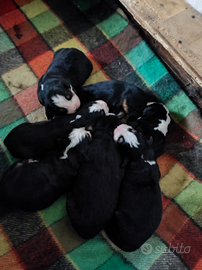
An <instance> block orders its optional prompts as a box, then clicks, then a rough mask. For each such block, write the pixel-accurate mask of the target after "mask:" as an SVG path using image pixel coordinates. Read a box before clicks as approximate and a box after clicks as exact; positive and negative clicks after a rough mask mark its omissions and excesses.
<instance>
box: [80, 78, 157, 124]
mask: <svg viewBox="0 0 202 270" xmlns="http://www.w3.org/2000/svg"><path fill="white" fill-rule="evenodd" d="M78 95H79V97H80V100H81V102H84V103H85V102H88V101H91V100H96V99H102V100H104V101H105V102H107V104H108V106H109V110H110V112H112V113H115V114H119V113H120V112H125V114H126V115H127V116H129V117H130V118H131V120H132V119H136V118H137V117H138V116H140V115H141V113H142V109H143V108H144V107H145V106H146V103H147V102H152V101H157V100H158V99H157V97H156V96H155V95H154V94H152V93H151V92H149V91H148V92H145V91H143V90H141V89H140V88H138V87H137V86H135V85H133V84H130V83H127V82H124V81H113V80H111V81H103V82H98V83H95V84H90V85H87V86H84V87H82V88H80V90H78Z"/></svg>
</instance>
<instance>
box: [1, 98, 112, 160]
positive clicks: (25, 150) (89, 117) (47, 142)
mask: <svg viewBox="0 0 202 270" xmlns="http://www.w3.org/2000/svg"><path fill="white" fill-rule="evenodd" d="M108 111H109V108H108V106H107V104H106V103H105V102H104V101H102V100H97V101H93V102H89V103H88V104H86V105H84V106H82V107H81V108H80V109H79V111H78V113H75V114H68V115H64V116H58V117H56V118H54V119H51V120H49V121H42V122H36V123H23V124H20V125H19V126H17V127H15V128H14V129H13V130H11V132H10V133H9V134H8V135H7V137H6V138H5V140H4V144H5V146H6V147H7V148H8V150H9V152H10V153H11V155H13V156H14V157H17V158H21V159H29V158H39V157H42V156H43V155H44V154H46V153H47V152H49V151H51V150H54V149H56V148H57V145H58V139H59V138H60V137H61V136H62V134H64V133H66V131H68V132H70V131H71V130H72V129H73V128H78V127H81V126H85V125H87V124H88V123H89V124H90V123H91V122H96V121H97V120H99V118H100V112H103V113H104V114H105V113H108ZM96 118H97V120H96Z"/></svg>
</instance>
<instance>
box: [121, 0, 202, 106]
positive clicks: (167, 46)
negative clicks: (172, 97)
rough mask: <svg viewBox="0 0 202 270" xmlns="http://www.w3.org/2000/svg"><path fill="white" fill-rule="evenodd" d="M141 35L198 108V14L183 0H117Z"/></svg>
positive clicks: (201, 25) (201, 47)
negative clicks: (136, 25)
mask: <svg viewBox="0 0 202 270" xmlns="http://www.w3.org/2000/svg"><path fill="white" fill-rule="evenodd" d="M120 3H121V4H122V6H123V8H124V9H125V11H126V12H127V13H128V14H129V15H130V17H131V18H132V20H134V22H135V23H137V24H138V25H139V27H140V29H141V30H142V33H143V35H144V38H145V39H146V40H147V41H148V43H149V44H150V46H151V47H152V49H153V50H154V51H155V52H156V54H157V55H158V56H159V57H160V58H161V60H162V61H163V62H164V64H165V65H166V66H167V67H168V68H169V70H170V71H171V72H172V73H173V75H174V76H175V78H176V80H177V81H178V82H179V84H180V85H181V87H182V88H183V89H184V90H185V92H186V93H187V94H188V95H189V96H190V98H192V100H193V101H194V103H195V104H196V105H198V107H199V108H201V109H202V14H200V13H199V12H197V11H196V10H194V9H193V8H192V7H191V6H190V5H189V4H188V3H186V2H185V1H184V0H120Z"/></svg>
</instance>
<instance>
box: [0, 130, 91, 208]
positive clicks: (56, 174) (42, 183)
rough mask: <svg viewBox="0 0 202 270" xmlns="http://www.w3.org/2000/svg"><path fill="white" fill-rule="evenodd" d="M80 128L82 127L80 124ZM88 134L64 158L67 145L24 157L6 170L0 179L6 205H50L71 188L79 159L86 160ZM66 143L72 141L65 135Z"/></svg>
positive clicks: (29, 206)
mask: <svg viewBox="0 0 202 270" xmlns="http://www.w3.org/2000/svg"><path fill="white" fill-rule="evenodd" d="M80 129H81V128H80ZM86 134H88V136H85V135H84V136H83V138H82V141H79V142H78V144H77V145H76V146H75V147H74V148H72V149H70V150H69V152H68V158H67V159H61V158H60V157H61V155H62V154H63V151H64V149H61V150H56V151H51V152H49V153H48V154H46V155H45V156H44V157H43V158H41V159H39V160H35V161H34V160H32V161H31V162H30V160H22V161H20V162H16V163H14V164H13V165H12V166H11V167H10V168H8V170H7V171H6V172H5V173H4V175H3V177H2V179H1V182H0V199H1V201H2V202H3V203H5V204H6V205H8V206H10V207H13V208H19V209H23V210H26V211H38V210H41V209H44V208H46V207H49V206H50V205H51V204H52V203H54V202H55V201H56V200H57V199H58V198H59V197H60V196H61V195H62V194H64V193H66V192H68V191H69V190H70V189H71V187H72V184H73V181H74V180H75V177H76V174H77V170H78V167H79V163H80V162H85V161H86V156H85V152H86V150H87V147H88V145H89V142H90V140H89V139H90V137H89V133H87V132H86ZM66 143H67V144H69V143H71V141H70V140H69V139H68V137H67V138H66Z"/></svg>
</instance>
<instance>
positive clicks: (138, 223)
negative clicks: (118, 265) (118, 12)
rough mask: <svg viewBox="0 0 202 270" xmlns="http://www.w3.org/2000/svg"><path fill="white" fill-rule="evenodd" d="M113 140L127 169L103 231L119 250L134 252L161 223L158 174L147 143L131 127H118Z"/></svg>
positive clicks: (152, 154)
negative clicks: (114, 207)
mask: <svg viewBox="0 0 202 270" xmlns="http://www.w3.org/2000/svg"><path fill="white" fill-rule="evenodd" d="M114 140H115V141H116V142H117V147H118V148H119V150H120V153H121V156H122V157H124V158H125V159H126V160H127V165H126V167H125V175H124V179H123V181H122V184H121V187H120V192H119V200H118V204H117V207H116V211H115V212H114V214H113V216H112V218H111V220H110V222H109V223H108V224H107V225H106V227H105V231H106V234H107V236H108V237H109V239H110V240H111V241H112V242H113V243H114V244H115V245H116V246H118V247H119V248H120V249H122V250H124V251H134V250H136V249H138V248H139V247H140V246H141V245H142V244H143V243H144V242H145V241H146V240H147V239H148V238H149V237H150V236H151V235H152V234H153V233H154V231H155V230H156V229H157V227H158V226H159V223H160V221H161V217H162V202H161V191H160V187H159V178H160V172H159V167H158V164H157V163H156V161H155V158H154V153H153V150H152V148H151V147H150V144H149V142H148V141H146V139H145V138H144V137H143V136H141V135H140V134H138V133H137V132H136V131H135V130H134V129H133V128H132V127H131V126H128V125H126V124H122V125H120V126H118V127H117V128H116V129H115V130H114Z"/></svg>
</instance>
